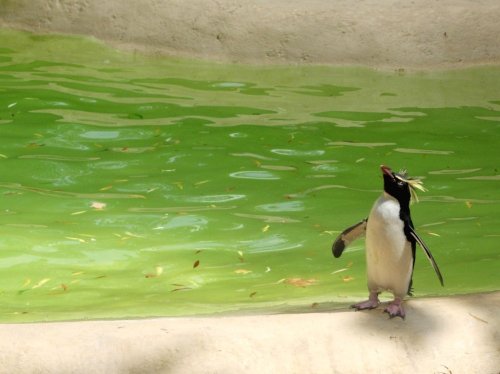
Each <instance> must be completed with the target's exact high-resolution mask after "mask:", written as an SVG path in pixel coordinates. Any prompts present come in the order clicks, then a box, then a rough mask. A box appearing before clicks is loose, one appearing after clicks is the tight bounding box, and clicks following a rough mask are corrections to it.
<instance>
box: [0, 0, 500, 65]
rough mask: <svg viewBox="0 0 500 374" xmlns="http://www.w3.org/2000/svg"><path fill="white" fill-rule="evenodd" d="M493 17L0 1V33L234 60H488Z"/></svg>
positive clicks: (324, 7) (463, 0)
mask: <svg viewBox="0 0 500 374" xmlns="http://www.w3.org/2000/svg"><path fill="white" fill-rule="evenodd" d="M499 20H500V1H498V0H475V1H473V0H470V1H467V0H419V1H412V2H409V1H396V0H378V1H377V0H272V1H269V0H189V1H187V0H135V1H134V0H0V27H10V28H16V29H23V30H29V31H34V32H40V33H47V32H50V33H68V34H83V35H92V36H94V37H96V38H99V39H102V40H104V41H106V42H107V43H110V44H112V45H114V46H117V47H121V48H127V49H136V50H141V51H145V52H148V53H152V54H164V55H173V56H183V57H195V58H203V59H210V60H216V61H224V62H242V63H274V64H281V63H320V64H322V63H324V64H335V65H367V66H372V67H389V68H400V67H402V68H436V67H438V68H439V67H460V66H468V65H473V64H485V63H488V64H497V63H499V62H500V41H499V35H500V21H499Z"/></svg>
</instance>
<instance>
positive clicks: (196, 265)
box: [193, 260, 200, 269]
mask: <svg viewBox="0 0 500 374" xmlns="http://www.w3.org/2000/svg"><path fill="white" fill-rule="evenodd" d="M198 266H200V260H196V261H195V262H194V264H193V269H196V268H197V267H198Z"/></svg>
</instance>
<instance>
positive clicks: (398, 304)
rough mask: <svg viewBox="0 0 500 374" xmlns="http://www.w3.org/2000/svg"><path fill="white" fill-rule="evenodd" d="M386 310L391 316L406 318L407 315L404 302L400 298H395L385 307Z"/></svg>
mask: <svg viewBox="0 0 500 374" xmlns="http://www.w3.org/2000/svg"><path fill="white" fill-rule="evenodd" d="M384 312H385V313H388V314H389V318H394V317H401V318H402V319H405V316H406V313H405V310H404V308H403V302H402V301H401V300H400V299H394V301H393V302H391V303H390V304H389V305H388V306H387V308H385V310H384Z"/></svg>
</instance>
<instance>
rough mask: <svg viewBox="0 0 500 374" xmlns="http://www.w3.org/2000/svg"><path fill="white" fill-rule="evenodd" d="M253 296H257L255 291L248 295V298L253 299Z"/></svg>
mask: <svg viewBox="0 0 500 374" xmlns="http://www.w3.org/2000/svg"><path fill="white" fill-rule="evenodd" d="M255 295H257V291H254V292H252V293H251V294H250V295H249V297H254V296H255Z"/></svg>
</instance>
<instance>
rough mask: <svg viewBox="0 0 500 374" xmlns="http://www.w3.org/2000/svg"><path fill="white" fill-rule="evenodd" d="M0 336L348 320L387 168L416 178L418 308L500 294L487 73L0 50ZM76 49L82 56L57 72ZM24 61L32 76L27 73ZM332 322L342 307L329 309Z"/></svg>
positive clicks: (497, 78) (497, 106)
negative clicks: (280, 316) (217, 320)
mask: <svg viewBox="0 0 500 374" xmlns="http://www.w3.org/2000/svg"><path fill="white" fill-rule="evenodd" d="M0 40H2V48H0V57H3V58H1V59H0V168H1V173H0V195H1V197H2V200H1V201H2V203H1V209H0V230H1V235H0V268H1V269H2V273H3V274H4V277H3V280H4V281H3V282H2V286H0V297H1V298H2V305H3V308H2V311H1V312H0V320H1V321H33V320H58V319H73V318H74V319H82V318H114V317H120V318H123V317H133V316H155V315H183V314H200V313H214V312H221V311H232V310H249V309H256V310H279V309H280V308H282V305H283V304H291V305H299V306H300V307H301V308H303V309H304V310H306V309H308V308H310V306H311V305H317V303H322V302H328V303H329V304H328V305H338V306H339V307H340V306H342V305H344V304H345V303H347V302H348V301H349V300H351V299H357V298H359V297H360V296H361V295H362V294H365V293H366V291H365V288H366V287H365V282H366V281H365V266H364V254H363V250H362V248H363V243H362V241H360V242H358V243H356V244H355V246H354V247H353V248H352V249H350V250H348V251H346V253H345V254H344V255H343V257H342V258H340V259H335V260H334V259H333V258H332V256H331V252H330V246H331V243H332V241H333V239H334V238H335V236H336V235H337V234H338V233H339V232H340V231H341V230H343V229H344V228H345V227H347V226H349V225H351V224H353V223H355V222H358V221H359V220H360V219H362V218H364V217H366V215H367V213H368V211H369V209H370V207H371V205H372V203H373V201H374V200H375V199H376V197H377V196H378V194H379V193H380V191H381V188H382V186H381V177H380V172H379V165H380V164H382V163H383V164H388V165H390V166H392V167H393V168H395V169H398V168H407V169H408V170H409V171H410V173H411V174H413V175H419V176H421V177H422V178H425V184H426V187H427V189H428V190H429V192H427V193H426V194H423V193H422V194H420V201H421V203H420V204H418V205H415V206H414V207H413V212H412V213H413V220H414V222H415V224H416V226H417V229H418V230H419V232H420V233H421V234H422V236H423V237H424V239H425V241H426V242H427V243H428V244H429V246H430V247H431V249H432V250H433V253H434V255H435V257H436V259H437V260H438V262H439V264H440V267H441V269H442V271H443V273H444V276H445V278H446V285H447V287H446V288H441V287H440V286H439V284H438V283H437V282H436V281H435V279H434V274H433V270H432V268H430V266H429V265H428V264H427V263H426V261H425V259H423V258H422V256H419V257H417V264H416V270H415V282H414V285H415V292H416V294H417V296H423V295H435V294H453V293H465V292H475V291H487V290H494V289H498V287H499V283H498V275H497V272H498V270H497V269H498V264H499V256H498V251H497V250H496V247H497V245H496V239H497V237H498V235H500V232H499V230H498V227H500V225H499V223H500V222H499V220H498V214H497V211H498V204H499V203H500V195H499V192H498V191H499V185H498V178H499V177H498V175H499V173H498V165H497V162H496V160H497V159H498V157H497V153H498V152H497V148H498V144H497V143H498V135H499V127H498V121H497V120H496V119H498V118H499V111H500V98H499V94H498V86H499V83H500V71H499V69H498V68H497V67H490V68H482V69H470V70H463V71H458V70H457V71H450V72H435V73H421V74H406V75H401V74H396V73H394V74H393V73H391V72H375V71H371V70H368V69H359V68H337V69H335V68H328V67H281V68H274V67H243V66H225V65H218V64H206V63H202V62H188V61H180V62H179V61H170V60H155V59H146V58H142V57H140V56H131V55H126V54H119V53H117V52H114V51H110V50H107V49H105V48H104V47H103V46H100V45H98V44H94V43H93V42H89V41H87V40H80V39H77V38H62V37H54V36H48V37H43V38H38V39H37V41H33V40H31V39H30V37H29V35H26V34H22V33H14V32H10V31H0ZM68 43H69V44H71V46H72V50H74V44H75V43H76V44H81V48H79V50H81V51H82V52H81V54H80V55H78V56H76V55H75V54H71V55H69V54H67V53H66V50H67V49H68V45H69V44H68ZM33 56H35V57H33ZM332 303H336V304H332Z"/></svg>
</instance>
